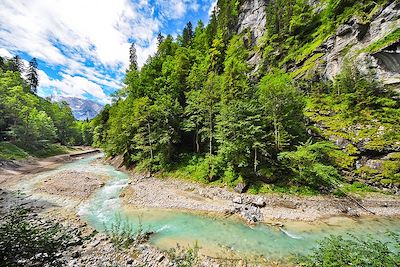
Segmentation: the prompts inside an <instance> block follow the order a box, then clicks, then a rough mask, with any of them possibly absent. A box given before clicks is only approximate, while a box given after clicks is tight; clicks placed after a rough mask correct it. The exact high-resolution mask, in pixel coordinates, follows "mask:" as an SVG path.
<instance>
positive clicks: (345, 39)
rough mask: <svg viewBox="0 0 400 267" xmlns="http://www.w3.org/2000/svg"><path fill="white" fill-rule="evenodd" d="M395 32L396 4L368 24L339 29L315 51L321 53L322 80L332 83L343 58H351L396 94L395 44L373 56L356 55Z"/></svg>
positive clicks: (399, 65) (398, 61)
mask: <svg viewBox="0 0 400 267" xmlns="http://www.w3.org/2000/svg"><path fill="white" fill-rule="evenodd" d="M397 28H400V2H399V1H397V2H396V1H395V2H393V3H391V4H389V5H388V6H386V7H385V8H382V9H381V10H378V11H377V12H376V13H375V15H374V16H373V17H372V18H371V22H370V23H363V22H361V21H360V20H359V19H358V18H353V19H351V20H350V21H349V22H348V23H346V24H344V25H342V26H340V27H339V28H338V29H337V32H336V35H334V36H332V37H331V38H329V39H328V40H327V41H326V42H325V43H323V45H321V47H320V49H319V50H320V52H323V53H325V55H324V57H323V58H322V61H323V62H325V65H324V66H323V73H322V74H323V77H325V78H327V79H330V80H332V79H333V78H334V77H335V76H336V75H337V74H338V73H339V72H340V71H341V69H342V67H343V63H344V62H345V60H346V58H354V57H355V61H356V62H357V65H358V66H360V68H361V70H362V69H364V70H366V69H370V70H371V69H372V70H374V71H375V72H376V73H377V75H378V78H380V79H381V80H382V81H383V83H384V84H391V85H394V86H395V88H397V89H398V90H400V48H399V42H397V43H394V44H390V45H389V47H385V48H383V49H382V50H381V51H379V52H377V53H374V54H369V53H360V52H362V51H363V49H365V48H367V47H368V46H369V45H371V44H373V43H375V42H376V41H378V40H381V39H383V38H384V37H385V36H387V35H388V34H389V33H391V32H392V31H393V30H395V29H397Z"/></svg>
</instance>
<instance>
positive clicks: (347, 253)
mask: <svg viewBox="0 0 400 267" xmlns="http://www.w3.org/2000/svg"><path fill="white" fill-rule="evenodd" d="M387 235H388V237H389V241H387V242H382V241H380V240H376V239H373V238H372V237H369V238H367V239H358V238H356V237H354V236H349V237H347V238H344V237H342V236H330V237H328V238H325V239H324V240H322V241H321V242H320V245H319V247H318V248H317V249H315V250H314V251H313V252H312V253H311V254H310V255H308V256H305V257H303V258H302V261H301V266H309V267H314V266H315V267H316V266H323V267H325V266H329V267H341V266H368V267H375V266H376V267H378V266H387V267H391V266H393V267H394V266H399V264H400V254H399V249H400V238H399V235H398V234H395V233H389V234H387Z"/></svg>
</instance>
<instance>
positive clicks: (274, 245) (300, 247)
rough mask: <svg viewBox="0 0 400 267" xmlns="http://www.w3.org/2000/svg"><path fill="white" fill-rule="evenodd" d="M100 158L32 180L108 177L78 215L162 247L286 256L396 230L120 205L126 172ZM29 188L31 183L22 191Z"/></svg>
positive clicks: (340, 221)
mask: <svg viewBox="0 0 400 267" xmlns="http://www.w3.org/2000/svg"><path fill="white" fill-rule="evenodd" d="M98 157H99V155H95V156H90V157H87V158H83V159H80V160H77V161H74V162H71V163H67V164H65V165H63V166H61V167H59V168H57V169H56V170H52V171H50V172H47V174H46V172H45V173H41V174H38V175H37V177H36V178H35V179H34V180H33V181H37V180H38V179H41V178H43V177H45V176H46V175H48V174H49V173H51V174H52V175H54V174H56V173H57V172H59V171H64V170H75V171H85V172H90V173H93V174H98V175H107V176H109V177H110V179H109V180H108V181H107V183H106V184H105V185H104V186H103V187H102V188H100V189H99V190H98V191H97V192H95V193H94V194H93V195H92V196H91V197H90V198H89V199H88V200H87V201H85V202H83V203H81V204H80V205H79V207H78V215H79V216H80V217H81V218H82V219H84V220H85V221H86V222H87V223H88V224H90V225H91V226H93V227H95V228H96V229H98V230H99V231H104V230H105V229H106V228H108V229H109V228H111V226H112V225H115V224H129V225H130V226H132V227H133V228H137V227H138V225H139V224H140V225H141V226H142V227H143V228H144V229H145V230H149V231H152V232H154V234H153V235H152V236H151V239H150V243H152V244H153V245H155V246H156V247H159V248H161V249H168V248H171V247H175V246H176V244H177V243H179V244H181V245H193V244H194V243H196V242H197V243H198V244H199V246H200V247H201V248H202V249H201V251H202V253H204V254H207V255H210V256H220V255H223V254H224V253H225V252H226V251H227V250H230V251H232V252H233V253H236V254H239V255H246V256H249V255H255V256H263V257H265V258H267V259H284V258H287V257H289V256H290V255H293V254H296V253H307V252H309V251H310V250H311V249H312V248H314V247H315V246H316V245H317V242H318V241H319V240H321V239H322V238H324V237H327V236H329V235H332V234H334V235H337V234H341V235H345V234H346V233H351V234H353V235H354V236H357V237H360V238H365V237H366V236H368V235H370V236H372V237H374V238H377V239H381V240H385V238H386V235H385V233H386V232H387V231H393V232H397V233H400V219H399V218H383V217H382V218H377V217H374V218H362V219H354V218H346V217H334V218H331V219H327V220H323V221H320V222H318V223H305V222H286V223H285V226H284V227H283V228H278V227H274V226H270V225H267V224H262V223H260V224H257V225H256V226H249V225H247V224H245V223H243V222H242V221H241V220H238V219H235V218H226V219H222V218H221V217H220V216H216V217H212V216H208V215H201V214H198V213H193V212H189V211H180V210H167V209H145V208H142V209H140V208H128V207H124V206H123V205H122V201H121V199H120V197H119V196H120V193H121V192H122V190H123V189H124V188H125V187H126V186H128V182H129V177H128V175H127V174H125V173H123V172H121V171H118V170H117V169H115V168H114V167H112V166H109V165H106V164H100V163H98V162H97V163H96V164H93V161H94V160H95V159H96V158H98ZM27 187H29V184H27V185H26V187H25V188H24V189H26V190H27Z"/></svg>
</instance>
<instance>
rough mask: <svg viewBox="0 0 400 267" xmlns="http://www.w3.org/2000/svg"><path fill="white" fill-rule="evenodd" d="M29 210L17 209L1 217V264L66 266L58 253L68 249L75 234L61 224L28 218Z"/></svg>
mask: <svg viewBox="0 0 400 267" xmlns="http://www.w3.org/2000/svg"><path fill="white" fill-rule="evenodd" d="M28 213H29V211H28V210H26V209H17V210H15V211H12V212H11V213H10V214H8V215H6V216H5V217H3V218H2V219H1V223H0V261H1V262H2V264H0V265H2V266H27V265H29V266H44V265H45V264H49V263H51V266H62V265H63V264H62V261H61V259H60V258H59V257H58V255H57V254H58V253H59V252H62V251H64V250H65V249H66V248H67V246H68V242H69V241H70V240H71V235H70V234H69V233H68V232H67V231H66V229H65V228H63V227H62V226H61V225H59V224H43V223H42V222H41V223H37V222H36V221H31V220H28ZM28 263H29V264H28ZM3 264H4V265H3Z"/></svg>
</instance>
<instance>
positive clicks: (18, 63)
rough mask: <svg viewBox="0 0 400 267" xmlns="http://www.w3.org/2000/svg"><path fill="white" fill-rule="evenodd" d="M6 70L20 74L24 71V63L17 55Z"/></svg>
mask: <svg viewBox="0 0 400 267" xmlns="http://www.w3.org/2000/svg"><path fill="white" fill-rule="evenodd" d="M8 69H9V70H11V71H14V72H19V73H22V72H23V71H24V63H23V62H22V60H21V58H20V57H19V56H18V55H16V56H14V57H13V58H12V59H11V61H10V62H9V67H8Z"/></svg>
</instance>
